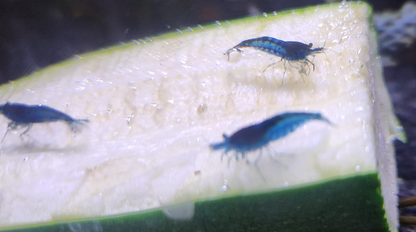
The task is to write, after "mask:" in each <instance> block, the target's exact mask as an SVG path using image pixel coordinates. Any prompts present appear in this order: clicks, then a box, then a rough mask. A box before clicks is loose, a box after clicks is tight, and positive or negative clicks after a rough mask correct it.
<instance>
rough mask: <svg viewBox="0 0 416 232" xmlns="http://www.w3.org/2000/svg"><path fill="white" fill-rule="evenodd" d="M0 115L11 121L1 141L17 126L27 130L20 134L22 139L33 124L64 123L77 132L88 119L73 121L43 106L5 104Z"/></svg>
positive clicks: (0, 106) (63, 114)
mask: <svg viewBox="0 0 416 232" xmlns="http://www.w3.org/2000/svg"><path fill="white" fill-rule="evenodd" d="M0 113H1V114H3V115H4V116H6V117H7V118H8V119H10V120H12V121H11V122H10V123H9V125H8V126H7V131H6V134H5V135H4V137H3V140H4V138H5V137H6V135H7V133H8V132H9V131H11V130H15V129H17V127H19V126H21V127H27V129H26V130H25V131H24V132H23V133H22V134H20V137H22V136H23V135H24V134H26V133H27V132H28V131H29V130H30V128H32V125H33V123H43V122H57V121H64V122H66V123H67V124H68V125H69V127H70V128H71V130H72V131H73V132H78V131H80V129H81V126H82V125H83V124H84V122H89V120H88V119H73V118H72V117H70V116H69V115H67V114H65V113H62V112H61V111H58V110H55V109H53V108H51V107H48V106H44V105H26V104H20V103H9V102H7V103H6V104H3V105H0ZM3 140H2V142H3Z"/></svg>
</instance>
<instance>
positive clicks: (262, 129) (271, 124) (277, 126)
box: [210, 112, 332, 163]
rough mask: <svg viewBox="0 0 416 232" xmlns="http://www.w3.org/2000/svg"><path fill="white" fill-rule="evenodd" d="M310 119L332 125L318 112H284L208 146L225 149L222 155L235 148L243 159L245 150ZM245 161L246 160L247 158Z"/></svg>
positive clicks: (265, 143)
mask: <svg viewBox="0 0 416 232" xmlns="http://www.w3.org/2000/svg"><path fill="white" fill-rule="evenodd" d="M310 120H320V121H323V122H326V123H328V124H330V125H332V123H331V122H330V121H329V120H328V119H326V118H325V117H323V116H322V115H321V114H320V113H298V112H293V113H284V114H280V115H276V116H274V117H272V118H269V119H267V120H265V121H263V122H261V123H258V124H254V125H252V126H249V127H245V128H243V129H241V130H239V131H237V132H235V133H234V134H232V135H231V136H227V135H225V134H223V137H224V141H223V142H221V143H214V144H211V145H210V146H211V148H212V149H214V150H218V149H225V152H224V154H223V156H224V155H225V154H226V153H228V152H229V151H231V150H235V152H236V155H235V156H236V159H237V160H238V159H239V154H241V156H242V158H243V159H244V158H246V153H247V152H249V151H253V150H257V149H262V148H263V147H264V146H267V145H268V144H269V143H270V142H272V141H274V140H277V139H280V138H283V137H285V136H286V135H288V134H290V133H291V132H293V131H295V130H296V129H297V128H298V127H300V126H302V125H303V124H305V123H307V122H308V121H310ZM260 156H261V153H260ZM260 156H259V157H258V158H257V159H256V161H255V163H257V162H258V160H259V159H260ZM221 159H222V157H221ZM246 161H247V162H248V160H247V159H246Z"/></svg>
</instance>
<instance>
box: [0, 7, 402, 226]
mask: <svg viewBox="0 0 416 232" xmlns="http://www.w3.org/2000/svg"><path fill="white" fill-rule="evenodd" d="M370 15H371V10H370V7H369V6H368V5H366V4H364V3H343V4H341V5H324V6H318V7H312V8H307V9H303V10H296V11H293V12H286V13H282V14H276V15H273V14H269V15H265V17H259V18H248V19H242V20H236V21H231V22H221V23H218V24H215V25H211V26H207V27H200V28H194V29H192V31H189V32H182V34H178V33H172V34H167V35H163V36H160V37H155V38H151V39H146V40H139V41H135V42H134V43H132V44H128V45H126V46H117V47H113V48H108V49H105V50H103V51H97V52H94V53H90V54H85V55H82V56H79V59H72V60H69V61H67V62H65V63H62V64H60V65H56V66H52V67H49V68H47V69H45V70H43V71H41V72H38V73H34V74H32V75H31V76H29V77H26V78H24V79H21V80H19V81H17V82H15V83H13V84H10V85H5V86H2V87H1V89H0V91H1V92H3V93H4V94H3V96H10V99H9V101H10V102H21V103H25V104H40V103H41V104H45V105H48V106H51V107H53V108H56V109H58V110H60V111H63V112H65V113H67V114H69V115H71V116H73V117H75V118H85V117H88V118H89V120H90V123H89V127H88V128H87V129H86V130H84V131H83V132H82V133H80V134H71V132H70V131H69V130H68V129H67V128H66V127H65V125H61V124H59V123H51V124H47V125H42V124H40V125H35V126H34V127H33V129H32V130H31V131H30V133H29V134H30V136H31V137H30V138H28V139H27V140H26V141H21V140H20V138H19V132H16V133H14V134H13V133H10V135H8V136H7V137H6V139H5V141H4V142H3V145H2V148H1V149H2V152H3V155H2V156H1V157H0V168H1V170H2V172H1V173H0V178H1V179H2V181H1V183H0V188H1V193H2V202H3V203H2V206H1V208H0V225H1V226H4V227H7V228H10V226H17V227H18V226H19V225H21V224H28V223H39V222H49V223H56V222H59V223H62V221H64V224H56V225H49V226H46V227H41V228H39V229H40V230H42V231H43V230H47V229H50V230H52V231H53V230H56V229H57V228H60V227H62V226H68V228H69V229H71V230H72V231H74V230H77V229H80V230H86V229H94V230H104V231H117V230H120V231H129V230H130V231H137V230H140V229H142V230H144V229H146V230H151V229H154V230H161V231H163V230H182V231H183V230H191V231H196V230H203V231H210V230H211V231H224V230H253V231H265V230H269V231H273V230H280V231H322V230H329V231H331V230H332V231H388V229H389V228H390V230H392V231H395V230H397V209H396V207H395V205H396V201H397V199H396V196H395V193H397V186H396V182H395V181H396V170H395V165H394V150H393V147H392V143H391V140H392V139H394V138H395V137H396V136H397V134H398V132H399V129H400V127H399V126H398V124H397V121H396V120H395V116H394V114H393V112H392V107H391V103H390V100H389V97H388V94H387V91H386V89H385V86H384V83H383V80H382V74H381V66H380V62H379V61H378V60H377V59H376V54H377V53H376V42H375V34H374V31H373V30H372V29H371V26H370V22H369V17H370ZM260 36H271V37H275V38H279V39H282V40H285V41H299V42H302V43H305V44H309V43H313V46H314V47H321V46H324V47H325V48H326V52H325V54H318V55H317V56H316V57H315V58H314V59H313V60H311V61H312V62H313V63H314V65H315V67H316V70H315V71H311V72H310V74H309V75H304V74H301V73H299V72H298V70H297V69H296V68H295V67H292V66H288V67H285V66H284V62H280V63H277V64H276V65H274V66H272V67H270V68H268V69H267V70H266V71H265V72H264V73H263V70H264V68H265V67H267V66H268V65H269V64H270V63H271V62H273V61H270V58H272V57H273V56H272V55H269V54H266V53H262V52H260V51H257V50H254V49H250V48H244V52H243V53H241V54H239V53H233V54H231V59H230V61H227V56H224V55H223V53H224V52H226V51H227V50H228V49H229V48H231V47H233V46H235V45H236V44H238V43H239V42H241V41H242V40H246V39H250V38H256V37H260ZM302 40H303V41H302ZM275 61H276V58H275ZM283 76H284V79H283ZM282 79H283V84H282ZM287 111H307V112H320V113H322V114H323V115H324V116H325V117H327V118H328V119H329V120H330V121H331V122H333V123H334V124H335V126H330V125H326V124H325V125H324V124H322V123H319V122H311V123H308V124H306V125H305V126H304V127H302V128H299V129H298V130H297V131H295V132H294V133H292V134H290V135H289V136H287V137H285V138H284V139H281V140H278V141H276V142H273V143H271V144H270V149H266V148H264V149H263V151H262V152H263V157H262V159H261V160H260V162H259V163H258V165H257V166H256V165H253V164H246V163H245V162H241V161H240V162H236V161H235V158H234V156H233V155H232V154H229V157H230V159H231V161H230V164H229V165H228V162H226V161H221V158H220V157H221V152H219V151H213V150H211V149H210V148H209V144H211V143H214V142H218V141H220V140H221V138H222V137H221V135H222V133H227V134H231V133H232V132H235V131H237V130H238V129H240V128H242V127H245V126H248V125H250V124H254V123H258V122H261V121H263V120H264V119H266V118H268V117H270V116H274V115H276V114H279V113H283V112H287ZM2 120H3V121H2V125H6V123H7V120H6V119H2ZM5 129H6V126H4V132H5ZM0 133H2V131H0ZM259 153H260V151H259V152H252V153H250V154H248V158H249V159H250V160H254V159H255V158H256V157H257V156H258V154H259ZM377 164H378V165H377ZM263 177H264V179H265V180H264V179H263ZM378 178H380V179H381V182H382V185H381V190H382V193H383V198H384V200H385V203H384V206H385V209H386V212H387V213H386V214H385V211H384V209H383V202H382V199H383V198H382V196H381V192H380V182H379V179H378ZM286 188H288V189H286ZM28 193H30V194H28ZM194 201H195V202H196V203H195V206H194V205H193V202H194ZM172 205H178V206H177V207H175V208H172ZM162 211H163V212H164V213H162ZM129 212H138V214H134V215H124V216H115V217H110V218H104V219H102V218H100V217H101V216H103V215H114V214H122V213H129ZM141 212H142V213H141ZM166 216H168V217H166ZM81 218H94V220H93V221H90V222H69V223H68V225H65V224H66V223H67V222H66V221H68V220H71V219H81ZM171 218H174V219H175V220H173V219H171ZM32 229H34V228H30V230H32Z"/></svg>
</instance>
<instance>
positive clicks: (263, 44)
mask: <svg viewBox="0 0 416 232" xmlns="http://www.w3.org/2000/svg"><path fill="white" fill-rule="evenodd" d="M312 46H313V44H312V43H310V44H304V43H300V42H296V41H283V40H280V39H276V38H273V37H268V36H264V37H259V38H254V39H248V40H244V41H243V42H241V43H239V44H237V45H235V46H234V47H232V48H230V49H229V50H228V51H227V52H226V53H227V55H228V60H230V53H231V52H233V51H235V50H236V51H238V52H240V53H241V52H242V50H241V49H240V48H244V47H251V48H254V49H256V50H261V51H264V52H267V53H269V54H272V55H275V56H278V57H281V60H283V59H284V60H285V61H286V60H287V61H289V62H292V61H296V62H300V63H302V64H305V65H307V66H308V67H309V64H312V66H313V70H314V71H315V64H314V63H312V62H311V61H310V60H308V58H307V57H308V56H315V55H316V54H318V53H321V52H323V50H324V47H317V48H312ZM274 64H276V63H273V64H271V65H269V66H267V67H266V69H267V68H268V67H270V66H272V65H274ZM285 68H286V66H285ZM266 69H264V71H265V70H266ZM264 71H263V72H264Z"/></svg>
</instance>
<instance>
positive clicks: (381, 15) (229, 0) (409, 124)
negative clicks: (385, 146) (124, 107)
mask: <svg viewBox="0 0 416 232" xmlns="http://www.w3.org/2000/svg"><path fill="white" fill-rule="evenodd" d="M328 2H334V1H331V0H327V1H326V2H325V1H323V0H296V1H288V0H280V1H279V0H258V1H254V0H209V1H207V0H140V1H139V0H37V1H31V0H2V1H0V83H5V82H7V81H9V80H14V79H17V78H19V77H22V76H25V75H28V74H30V73H32V72H34V71H38V70H40V69H42V68H44V67H46V66H48V65H51V64H55V63H59V62H61V61H63V60H66V59H68V58H71V57H72V56H74V55H76V54H82V53H86V52H90V51H94V50H97V49H100V48H105V47H108V46H111V45H115V44H117V43H120V42H128V41H130V40H132V39H138V38H142V37H151V36H154V35H157V34H161V33H164V32H169V31H174V30H176V29H182V28H187V27H193V26H196V25H198V24H202V25H204V24H209V23H213V22H214V21H216V20H219V21H221V20H230V19H236V18H241V17H247V16H257V15H261V14H262V12H273V11H281V10H289V9H293V8H298V7H305V6H313V5H318V4H323V3H328ZM368 2H369V4H371V5H372V6H373V9H374V17H373V23H374V27H375V28H376V30H377V31H378V33H379V37H378V38H379V50H380V54H381V58H382V61H383V66H384V74H385V80H386V83H387V87H388V89H389V92H390V94H391V97H392V100H393V104H394V106H395V110H396V113H397V115H398V117H399V119H400V120H401V122H402V124H403V127H404V129H405V131H406V133H407V136H408V143H407V144H403V143H401V142H396V143H395V146H396V151H397V165H398V170H399V178H400V181H399V183H400V197H407V196H415V195H416V156H415V154H416V91H414V90H415V89H416V43H415V39H416V3H415V2H405V1H403V0H383V1H376V0H370V1H368ZM2 101H3V102H4V101H6V99H3V100H2ZM401 214H402V215H413V216H416V208H405V209H402V210H401ZM400 231H402V232H405V231H406V232H410V231H416V227H414V226H407V225H403V226H402V227H401V229H400Z"/></svg>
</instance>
